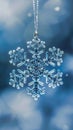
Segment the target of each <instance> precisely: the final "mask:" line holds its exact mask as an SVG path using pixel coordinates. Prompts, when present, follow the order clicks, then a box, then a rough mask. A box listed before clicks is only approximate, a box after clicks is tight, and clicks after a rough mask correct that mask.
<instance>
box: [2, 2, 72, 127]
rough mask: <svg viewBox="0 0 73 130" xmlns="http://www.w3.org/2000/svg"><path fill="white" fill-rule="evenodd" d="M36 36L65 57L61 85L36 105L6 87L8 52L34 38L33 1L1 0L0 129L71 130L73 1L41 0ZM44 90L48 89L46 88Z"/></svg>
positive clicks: (47, 46)
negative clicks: (62, 83) (56, 48)
mask: <svg viewBox="0 0 73 130" xmlns="http://www.w3.org/2000/svg"><path fill="white" fill-rule="evenodd" d="M39 15H40V16H39V35H40V38H41V40H45V41H46V50H48V49H47V48H49V47H52V46H56V47H59V48H61V49H62V50H63V51H64V52H65V54H64V63H63V64H62V67H61V70H62V71H63V72H64V78H63V80H64V85H63V86H61V87H59V88H56V89H50V88H47V93H46V95H44V96H42V97H41V98H40V99H39V101H37V102H35V101H33V99H32V98H31V97H30V96H27V95H26V93H25V91H24V92H23V90H20V91H17V90H15V89H13V88H11V87H10V86H9V84H8V81H9V73H10V71H11V70H12V66H11V65H10V64H9V55H8V51H9V50H12V49H15V48H16V47H18V46H21V47H24V48H25V49H26V41H29V40H31V39H32V37H33V10H32V0H0V130H73V1H72V0H40V7H39ZM46 87H47V86H46Z"/></svg>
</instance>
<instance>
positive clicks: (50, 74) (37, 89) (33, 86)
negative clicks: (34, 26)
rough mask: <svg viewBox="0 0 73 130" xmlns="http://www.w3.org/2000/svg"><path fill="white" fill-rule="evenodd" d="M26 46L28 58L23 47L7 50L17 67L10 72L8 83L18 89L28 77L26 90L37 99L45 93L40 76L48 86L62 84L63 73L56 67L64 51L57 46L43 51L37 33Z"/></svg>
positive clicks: (61, 59)
mask: <svg viewBox="0 0 73 130" xmlns="http://www.w3.org/2000/svg"><path fill="white" fill-rule="evenodd" d="M27 48H28V51H29V53H30V56H31V58H30V59H28V56H27V54H26V52H25V51H24V49H23V48H20V47H18V48H17V49H16V50H12V51H9V55H10V61H9V62H10V64H12V65H13V66H16V67H17V69H16V70H15V69H14V70H12V72H11V73H10V81H9V84H10V85H11V86H12V87H14V88H17V89H20V88H23V87H24V86H25V84H27V80H28V78H29V79H31V80H32V81H31V82H28V87H27V88H26V91H27V94H29V95H31V96H32V97H33V98H34V100H38V98H39V97H40V96H41V95H43V94H45V86H44V82H42V81H41V79H42V77H43V78H45V83H46V84H47V85H48V87H51V88H56V87H57V86H60V85H63V81H62V76H63V73H62V72H60V71H59V70H58V67H59V66H61V64H62V62H63V58H62V57H63V54H64V52H63V51H61V50H60V49H59V48H58V49H57V48H56V47H52V48H49V50H48V52H46V53H45V52H44V49H45V42H44V41H41V40H40V39H39V38H38V35H37V34H36V35H34V38H33V39H32V41H28V42H27ZM44 54H45V55H44ZM47 68H48V69H49V70H48V69H47ZM16 71H17V72H16Z"/></svg>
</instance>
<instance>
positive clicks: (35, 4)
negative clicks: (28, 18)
mask: <svg viewBox="0 0 73 130" xmlns="http://www.w3.org/2000/svg"><path fill="white" fill-rule="evenodd" d="M38 10H39V0H33V13H34V31H35V32H34V33H35V34H38V16H39V11H38Z"/></svg>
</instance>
